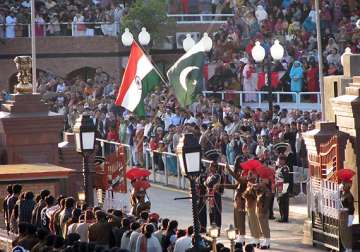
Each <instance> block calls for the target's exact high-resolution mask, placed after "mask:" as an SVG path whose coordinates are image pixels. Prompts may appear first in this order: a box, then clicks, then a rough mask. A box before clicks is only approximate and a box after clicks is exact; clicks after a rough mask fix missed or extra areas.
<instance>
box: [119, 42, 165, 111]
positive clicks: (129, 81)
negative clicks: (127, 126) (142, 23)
mask: <svg viewBox="0 0 360 252" xmlns="http://www.w3.org/2000/svg"><path fill="white" fill-rule="evenodd" d="M160 83H161V78H160V76H159V74H158V73H157V71H156V70H155V67H154V65H153V64H152V63H151V61H150V60H149V58H148V57H147V56H146V54H145V53H144V52H143V50H141V48H140V47H139V45H138V44H137V43H136V42H135V41H134V42H133V43H132V46H131V52H130V56H129V60H128V63H127V66H126V69H125V72H124V75H123V79H122V82H121V86H120V89H119V93H118V95H117V98H116V101H115V104H116V105H118V106H122V107H124V108H126V109H127V110H129V111H131V112H135V114H136V115H138V116H145V108H144V103H143V101H144V98H145V97H146V96H147V95H148V94H149V93H150V92H151V91H152V90H154V88H155V87H156V86H158V85H160Z"/></svg>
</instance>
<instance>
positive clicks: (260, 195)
mask: <svg viewBox="0 0 360 252" xmlns="http://www.w3.org/2000/svg"><path fill="white" fill-rule="evenodd" d="M270 201H271V191H270V189H269V188H268V187H267V186H266V185H265V184H260V185H259V189H258V190H257V202H256V207H257V208H256V210H257V211H256V214H257V217H258V219H259V224H260V229H261V233H262V235H263V236H264V238H267V239H269V238H270V228H269V208H270Z"/></svg>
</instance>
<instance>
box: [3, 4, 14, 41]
mask: <svg viewBox="0 0 360 252" xmlns="http://www.w3.org/2000/svg"><path fill="white" fill-rule="evenodd" d="M14 11H15V9H12V10H11V9H10V13H9V15H8V16H7V17H6V33H5V37H6V38H15V26H16V17H15V13H14Z"/></svg>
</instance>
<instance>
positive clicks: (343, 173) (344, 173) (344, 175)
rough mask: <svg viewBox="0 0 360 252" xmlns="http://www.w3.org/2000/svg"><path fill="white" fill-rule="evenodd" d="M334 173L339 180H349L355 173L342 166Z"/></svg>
mask: <svg viewBox="0 0 360 252" xmlns="http://www.w3.org/2000/svg"><path fill="white" fill-rule="evenodd" d="M336 175H337V177H338V178H339V180H340V181H344V182H350V181H351V179H352V177H353V176H354V175H355V172H354V171H353V170H350V169H346V168H344V169H341V170H339V171H337V173H336Z"/></svg>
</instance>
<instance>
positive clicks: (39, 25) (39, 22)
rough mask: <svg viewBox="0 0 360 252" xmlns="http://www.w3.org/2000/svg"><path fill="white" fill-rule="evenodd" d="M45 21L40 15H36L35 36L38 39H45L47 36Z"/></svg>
mask: <svg viewBox="0 0 360 252" xmlns="http://www.w3.org/2000/svg"><path fill="white" fill-rule="evenodd" d="M45 26H46V25H45V20H44V18H43V17H42V15H40V14H39V13H37V14H36V17H35V36H36V37H44V36H45V31H46V27H45Z"/></svg>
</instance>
